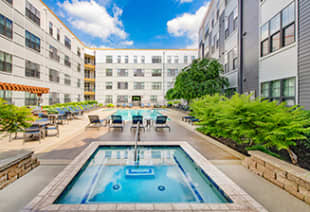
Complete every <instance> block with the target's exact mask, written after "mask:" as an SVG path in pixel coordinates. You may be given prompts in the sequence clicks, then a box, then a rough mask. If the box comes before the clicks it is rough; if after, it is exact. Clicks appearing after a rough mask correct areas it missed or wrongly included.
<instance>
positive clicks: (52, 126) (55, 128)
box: [45, 123, 59, 137]
mask: <svg viewBox="0 0 310 212" xmlns="http://www.w3.org/2000/svg"><path fill="white" fill-rule="evenodd" d="M50 131H55V134H54V135H56V136H57V137H59V125H58V124H57V123H54V124H52V123H49V124H48V125H46V126H45V136H49V132H50Z"/></svg>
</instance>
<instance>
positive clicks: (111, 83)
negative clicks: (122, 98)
mask: <svg viewBox="0 0 310 212" xmlns="http://www.w3.org/2000/svg"><path fill="white" fill-rule="evenodd" d="M105 89H106V90H112V89H113V82H105Z"/></svg>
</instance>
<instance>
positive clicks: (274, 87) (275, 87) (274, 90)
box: [271, 80, 281, 98]
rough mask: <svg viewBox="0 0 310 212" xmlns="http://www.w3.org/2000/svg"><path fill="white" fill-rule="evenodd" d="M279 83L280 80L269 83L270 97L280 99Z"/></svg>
mask: <svg viewBox="0 0 310 212" xmlns="http://www.w3.org/2000/svg"><path fill="white" fill-rule="evenodd" d="M280 86H281V82H280V80H276V81H273V82H272V83H271V97H273V98H280V95H281V93H280V92H281V87H280Z"/></svg>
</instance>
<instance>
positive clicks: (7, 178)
mask: <svg viewBox="0 0 310 212" xmlns="http://www.w3.org/2000/svg"><path fill="white" fill-rule="evenodd" d="M39 165H40V162H39V161H38V160H37V158H34V157H32V155H29V156H28V157H26V158H24V159H23V160H21V161H18V162H16V163H13V164H11V165H10V166H9V167H7V168H6V169H4V170H2V171H0V190H1V189H3V188H4V187H5V186H7V185H9V184H10V183H12V182H14V181H15V180H17V179H18V178H20V177H22V176H23V175H25V174H26V173H28V172H30V171H31V170H32V169H34V168H36V167H37V166H39Z"/></svg>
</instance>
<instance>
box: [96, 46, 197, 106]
mask: <svg viewBox="0 0 310 212" xmlns="http://www.w3.org/2000/svg"><path fill="white" fill-rule="evenodd" d="M95 54H96V94H95V95H96V100H97V101H99V102H100V103H103V104H109V103H113V104H116V105H117V104H118V105H122V104H128V103H132V104H136V105H139V104H141V103H143V104H152V105H154V104H164V103H165V99H164V97H165V94H166V92H167V90H168V89H170V88H173V86H174V82H175V79H176V76H177V75H178V73H179V72H180V71H181V70H182V69H183V68H184V67H185V66H187V65H189V64H190V63H191V62H192V60H194V59H196V58H197V54H198V51H197V50H187V49H185V50H159V49H158V50H151V49H110V50H107V49H102V50H100V49H97V50H96V53H95Z"/></svg>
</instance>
